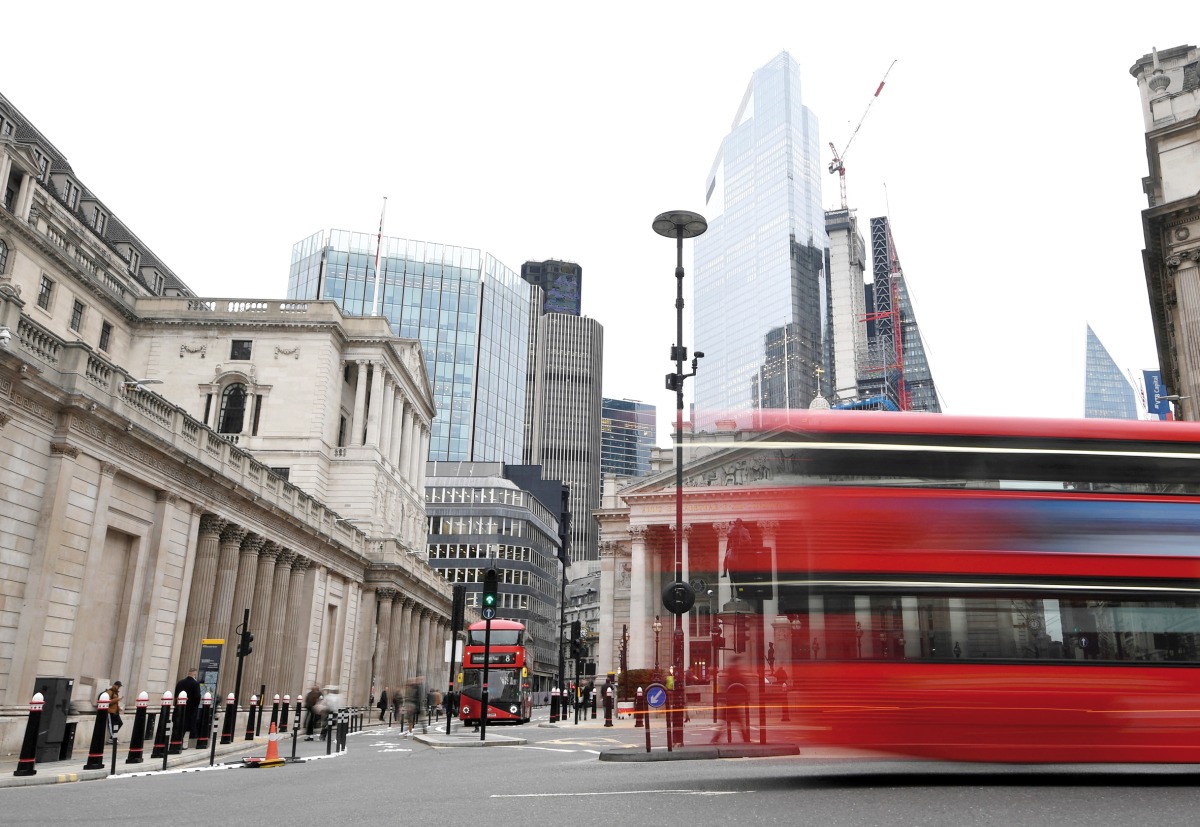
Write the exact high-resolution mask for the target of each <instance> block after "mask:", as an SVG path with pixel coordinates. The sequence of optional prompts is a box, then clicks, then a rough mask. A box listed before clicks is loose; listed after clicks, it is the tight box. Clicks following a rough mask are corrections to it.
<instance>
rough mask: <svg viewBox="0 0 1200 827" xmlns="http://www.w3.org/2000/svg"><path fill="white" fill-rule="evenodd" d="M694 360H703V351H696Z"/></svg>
mask: <svg viewBox="0 0 1200 827" xmlns="http://www.w3.org/2000/svg"><path fill="white" fill-rule="evenodd" d="M696 358H697V359H703V358H704V351H703V350H697V351H696Z"/></svg>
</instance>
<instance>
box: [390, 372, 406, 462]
mask: <svg viewBox="0 0 1200 827" xmlns="http://www.w3.org/2000/svg"><path fill="white" fill-rule="evenodd" d="M403 428H404V394H403V393H402V392H401V390H400V386H399V385H396V386H394V387H393V388H392V416H391V420H390V421H389V422H388V429H389V430H390V431H391V438H390V441H389V442H388V462H390V463H391V464H392V467H393V468H396V469H399V467H400V442H401V440H400V437H401V431H402V430H403Z"/></svg>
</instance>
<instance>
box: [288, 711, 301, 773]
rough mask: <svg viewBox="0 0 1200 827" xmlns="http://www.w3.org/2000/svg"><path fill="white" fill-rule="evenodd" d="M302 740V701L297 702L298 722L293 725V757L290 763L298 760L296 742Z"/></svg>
mask: <svg viewBox="0 0 1200 827" xmlns="http://www.w3.org/2000/svg"><path fill="white" fill-rule="evenodd" d="M299 740H300V701H296V722H295V723H294V724H292V757H291V758H289V759H288V760H289V761H295V760H296V742H297V741H299Z"/></svg>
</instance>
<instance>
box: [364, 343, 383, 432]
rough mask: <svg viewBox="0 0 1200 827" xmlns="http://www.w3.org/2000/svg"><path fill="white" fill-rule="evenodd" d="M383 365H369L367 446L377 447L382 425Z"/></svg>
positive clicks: (378, 363)
mask: <svg viewBox="0 0 1200 827" xmlns="http://www.w3.org/2000/svg"><path fill="white" fill-rule="evenodd" d="M382 408H383V363H382V362H372V363H371V404H370V406H368V408H367V444H368V445H375V446H378V445H379V429H380V427H381V425H382V423H383V417H382V413H383V411H382Z"/></svg>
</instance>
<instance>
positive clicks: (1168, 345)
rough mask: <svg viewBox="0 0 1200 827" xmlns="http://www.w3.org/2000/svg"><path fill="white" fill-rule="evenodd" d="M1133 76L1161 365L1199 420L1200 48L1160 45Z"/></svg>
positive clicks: (1149, 280) (1181, 415) (1178, 411)
mask: <svg viewBox="0 0 1200 827" xmlns="http://www.w3.org/2000/svg"><path fill="white" fill-rule="evenodd" d="M1129 74H1131V75H1133V77H1134V78H1136V79H1137V84H1138V91H1139V93H1140V94H1141V101H1142V117H1143V119H1144V121H1145V128H1146V158H1147V161H1148V163H1149V174H1148V175H1147V176H1146V177H1145V178H1143V179H1142V191H1143V192H1145V193H1146V198H1147V200H1148V201H1149V205H1148V207H1147V209H1145V210H1143V211H1142V232H1143V234H1144V236H1145V244H1146V249H1145V251H1144V252H1143V253H1142V260H1143V264H1144V266H1145V270H1146V290H1147V293H1148V294H1149V299H1150V318H1151V321H1152V322H1153V324H1154V338H1155V342H1156V344H1157V346H1158V364H1159V367H1161V368H1162V380H1163V383H1164V384H1165V385H1166V387H1167V390H1168V391H1170V393H1171V394H1172V395H1173V396H1176V397H1178V401H1176V403H1175V418H1176V419H1186V420H1193V421H1195V420H1198V419H1200V350H1197V348H1196V347H1195V345H1194V344H1190V343H1189V339H1188V337H1189V336H1192V335H1194V331H1195V330H1197V329H1200V163H1197V156H1196V147H1197V145H1200V49H1197V48H1196V47H1195V46H1176V47H1174V48H1171V49H1164V50H1162V51H1152V52H1151V53H1150V54H1148V55H1143V56H1142V57H1141V58H1140V59H1139V60H1138V61H1137V62H1136V63H1134V64H1133V66H1132V67H1131V68H1130V70H1129Z"/></svg>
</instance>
